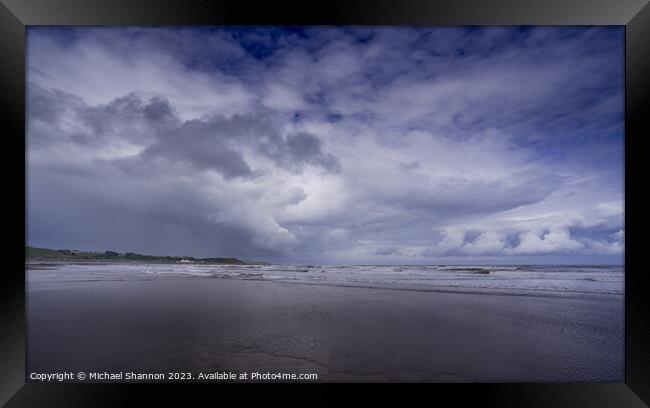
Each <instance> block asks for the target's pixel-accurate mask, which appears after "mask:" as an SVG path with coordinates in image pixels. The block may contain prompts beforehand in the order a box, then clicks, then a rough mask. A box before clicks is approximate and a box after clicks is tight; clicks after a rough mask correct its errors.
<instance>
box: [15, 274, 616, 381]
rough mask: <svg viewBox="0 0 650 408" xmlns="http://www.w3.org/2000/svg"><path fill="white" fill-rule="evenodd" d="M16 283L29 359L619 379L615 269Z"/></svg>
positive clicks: (52, 278) (101, 277)
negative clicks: (21, 294)
mask: <svg viewBox="0 0 650 408" xmlns="http://www.w3.org/2000/svg"><path fill="white" fill-rule="evenodd" d="M50 289H53V290H50ZM375 289H380V290H375ZM386 289H388V290H386ZM27 291H28V293H27V303H28V307H27V310H28V319H27V332H28V356H29V360H28V368H29V370H28V371H30V372H61V371H74V372H77V371H91V370H95V371H102V370H109V371H110V370H112V371H137V372H140V371H142V370H144V371H146V372H163V371H168V370H173V371H179V372H186V371H188V370H189V371H191V372H199V371H206V372H208V371H210V370H231V371H235V372H252V371H259V370H260V369H264V370H271V371H274V370H275V371H277V370H280V371H283V372H305V373H307V372H309V373H318V375H319V380H323V381H357V380H361V381H426V382H429V381H433V382H448V381H461V382H513V381H514V382H519V381H521V382H622V381H623V378H624V376H623V373H624V320H623V317H624V304H623V301H624V296H623V295H624V268H623V267H622V266H594V265H591V266H588V265H583V266H561V265H554V266H548V265H546V266H524V265H520V266H498V265H469V266H444V265H426V266H413V265H397V266H376V265H339V266H334V265H203V264H112V263H111V264H109V263H104V264H101V263H87V264H81V263H78V264H45V263H42V264H38V265H27Z"/></svg>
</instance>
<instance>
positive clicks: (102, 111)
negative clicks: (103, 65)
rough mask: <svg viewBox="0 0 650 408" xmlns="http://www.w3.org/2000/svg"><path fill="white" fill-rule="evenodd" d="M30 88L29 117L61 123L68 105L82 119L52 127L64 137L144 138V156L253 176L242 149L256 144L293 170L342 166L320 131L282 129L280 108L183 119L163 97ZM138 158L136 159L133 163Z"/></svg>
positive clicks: (79, 140) (141, 140)
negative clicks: (84, 95)
mask: <svg viewBox="0 0 650 408" xmlns="http://www.w3.org/2000/svg"><path fill="white" fill-rule="evenodd" d="M30 94H31V98H30V103H29V105H28V109H29V117H30V121H32V122H43V123H47V124H49V125H52V126H56V125H57V123H58V122H59V120H60V117H61V114H62V112H64V111H67V112H69V113H70V115H71V116H72V119H73V120H75V121H77V122H78V123H79V124H81V125H83V128H81V129H72V130H66V129H62V128H60V127H59V128H55V129H53V133H58V140H59V142H61V143H65V142H66V140H70V141H72V142H73V143H77V144H92V143H106V142H107V139H110V141H113V142H114V141H116V140H120V139H122V140H125V141H129V142H134V143H144V144H146V147H145V148H144V149H143V150H142V152H141V153H139V156H140V157H141V158H142V159H143V160H151V159H167V160H172V161H176V162H182V163H184V164H187V165H189V166H193V167H195V168H197V169H200V170H206V169H211V170H215V171H217V172H219V173H220V174H222V175H223V176H224V177H226V178H232V177H253V176H254V171H253V170H252V169H251V167H250V166H249V164H248V163H247V161H246V160H245V159H244V157H243V155H242V152H241V151H242V149H244V148H252V149H253V150H254V151H255V152H257V153H260V154H262V155H264V156H266V157H268V158H270V159H272V160H273V161H274V162H275V163H276V164H277V165H278V166H281V167H283V168H286V169H289V170H291V171H294V172H300V171H302V170H303V169H304V168H305V166H316V167H320V168H322V169H324V170H326V171H338V170H339V169H340V164H339V162H338V160H337V159H336V157H334V156H333V155H332V154H330V153H326V152H324V151H323V149H324V147H323V143H322V141H321V140H320V139H319V138H318V137H317V136H315V135H313V134H310V133H308V132H304V131H303V132H294V133H286V134H283V132H282V131H281V125H280V122H279V120H278V118H277V117H276V114H274V113H273V112H272V111H269V110H261V111H259V112H256V113H251V114H236V115H233V116H231V117H223V116H219V115H213V116H210V117H204V118H200V119H191V120H186V121H183V120H181V119H180V117H179V116H178V115H177V114H176V113H175V111H174V107H173V105H172V104H171V102H170V101H169V100H167V99H166V98H163V97H152V98H149V99H145V98H142V97H141V96H139V95H136V94H129V95H125V96H122V97H119V98H116V99H114V100H112V101H110V102H109V103H107V104H104V105H99V106H90V105H87V104H85V103H83V102H82V101H81V100H79V99H78V98H74V97H73V96H70V95H67V94H64V93H62V92H60V91H58V92H57V91H50V90H46V89H43V88H41V87H38V86H34V87H33V89H32V92H31V93H30ZM34 136H37V133H35V134H34ZM133 164H134V162H133V160H131V161H130V162H129V165H131V166H133Z"/></svg>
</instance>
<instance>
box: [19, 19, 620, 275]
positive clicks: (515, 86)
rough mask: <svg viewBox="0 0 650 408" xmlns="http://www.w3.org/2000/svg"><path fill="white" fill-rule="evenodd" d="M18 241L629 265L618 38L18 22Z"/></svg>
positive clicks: (293, 258) (317, 256)
mask: <svg viewBox="0 0 650 408" xmlns="http://www.w3.org/2000/svg"><path fill="white" fill-rule="evenodd" d="M27 64H28V75H27V81H28V82H27V87H28V88H27V89H28V102H27V112H28V123H27V153H28V179H27V187H28V197H27V198H28V225H27V227H28V240H29V243H30V244H31V245H36V246H46V247H54V248H79V249H109V250H118V251H125V250H129V251H137V252H144V253H156V254H177V255H181V254H185V255H194V256H238V257H242V258H247V259H268V260H273V261H277V262H310V263H311V262H320V263H353V262H361V263H479V262H490V263H537V262H542V263H622V254H623V250H624V221H623V220H624V210H623V207H624V195H623V142H624V133H623V80H624V79H623V78H624V75H623V30H622V29H621V28H617V27H606V28H605V27H593V28H588V27H585V28H529V27H508V28H496V27H495V28H430V29H429V28H417V29H416V28H295V27H294V28H290V29H289V28H236V27H235V28H227V29H226V28H200V29H199V28H197V29H186V28H47V27H30V28H29V29H28V61H27Z"/></svg>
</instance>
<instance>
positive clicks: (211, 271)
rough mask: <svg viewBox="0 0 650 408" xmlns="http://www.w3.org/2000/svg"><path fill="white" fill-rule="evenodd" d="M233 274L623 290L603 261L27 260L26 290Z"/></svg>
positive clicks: (384, 284)
mask: <svg viewBox="0 0 650 408" xmlns="http://www.w3.org/2000/svg"><path fill="white" fill-rule="evenodd" d="M163 279H165V280H168V279H238V280H258V281H275V282H286V283H296V284H314V285H334V286H349V287H355V286H358V287H370V288H373V287H375V288H384V289H402V290H415V291H444V292H465V293H467V292H469V293H475V292H477V293H498V294H504V295H531V296H569V297H573V296H575V297H579V296H590V295H623V293H624V268H623V267H622V266H605V265H580V266H575V265H534V266H525V265H519V266H511V265H509V266H499V265H453V266H449V265H392V266H378V265H336V266H332V265H204V264H191V263H188V264H114V263H86V264H82V263H77V264H47V263H42V264H32V265H27V282H28V290H30V289H32V290H38V289H40V288H48V287H61V286H65V285H66V283H68V282H93V281H95V282H102V281H146V280H163Z"/></svg>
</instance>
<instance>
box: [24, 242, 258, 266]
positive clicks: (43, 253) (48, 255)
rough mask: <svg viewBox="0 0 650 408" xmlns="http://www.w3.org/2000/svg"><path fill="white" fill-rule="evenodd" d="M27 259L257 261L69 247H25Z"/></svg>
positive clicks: (196, 261)
mask: <svg viewBox="0 0 650 408" xmlns="http://www.w3.org/2000/svg"><path fill="white" fill-rule="evenodd" d="M25 260H26V261H61V262H74V261H77V262H92V261H102V262H149V263H203V264H229V265H241V264H247V263H255V262H244V261H242V260H240V259H237V258H194V257H191V256H156V255H142V254H136V253H133V252H113V251H104V252H90V251H76V250H69V249H48V248H34V247H30V246H26V247H25Z"/></svg>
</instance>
